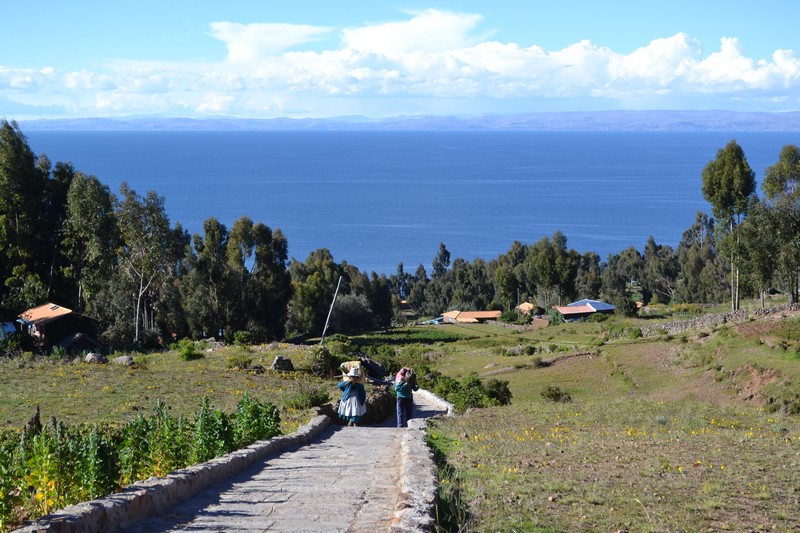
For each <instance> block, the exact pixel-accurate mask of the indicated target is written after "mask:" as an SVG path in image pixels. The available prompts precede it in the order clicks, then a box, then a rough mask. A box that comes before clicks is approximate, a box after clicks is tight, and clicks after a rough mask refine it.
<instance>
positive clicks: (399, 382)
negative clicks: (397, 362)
mask: <svg viewBox="0 0 800 533" xmlns="http://www.w3.org/2000/svg"><path fill="white" fill-rule="evenodd" d="M415 390H419V385H417V376H416V374H414V370H412V369H411V368H408V367H403V368H401V369H400V371H399V372H398V373H397V375H396V376H395V383H394V391H395V392H396V393H397V427H399V428H404V427H408V421H409V420H411V416H412V415H413V414H414V391H415Z"/></svg>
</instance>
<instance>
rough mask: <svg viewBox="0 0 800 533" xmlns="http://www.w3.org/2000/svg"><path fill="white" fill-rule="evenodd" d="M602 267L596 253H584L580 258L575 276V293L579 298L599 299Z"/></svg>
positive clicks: (601, 285) (601, 286)
mask: <svg viewBox="0 0 800 533" xmlns="http://www.w3.org/2000/svg"><path fill="white" fill-rule="evenodd" d="M603 266H604V264H601V262H600V256H599V255H597V252H591V251H590V252H586V253H584V254H583V255H582V256H581V257H580V260H579V261H578V270H577V273H576V276H575V292H576V293H577V295H578V296H579V297H580V298H589V299H597V298H600V291H601V289H602V288H603V278H602V274H603Z"/></svg>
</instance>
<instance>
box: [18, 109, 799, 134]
mask: <svg viewBox="0 0 800 533" xmlns="http://www.w3.org/2000/svg"><path fill="white" fill-rule="evenodd" d="M19 122H20V126H21V127H22V129H23V130H36V131H41V130H64V131H75V130H97V131H100V130H106V131H287V130H292V131H302V130H312V131H326V130H329V131H356V130H370V131H420V130H423V131H425V130H427V131H800V112H797V111H793V112H784V113H766V112H736V111H594V112H580V111H575V112H552V113H526V114H516V115H485V116H478V117H456V116H413V117H395V118H386V119H371V118H367V117H359V116H354V117H335V118H303V119H292V118H271V119H243V118H228V117H220V118H209V119H192V118H163V117H135V118H81V119H53V120H25V121H19Z"/></svg>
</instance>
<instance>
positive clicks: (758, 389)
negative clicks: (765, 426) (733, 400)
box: [732, 365, 782, 405]
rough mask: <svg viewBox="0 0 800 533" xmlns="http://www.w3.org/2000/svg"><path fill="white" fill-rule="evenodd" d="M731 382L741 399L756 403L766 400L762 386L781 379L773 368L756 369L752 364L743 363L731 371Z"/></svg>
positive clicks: (779, 374)
mask: <svg viewBox="0 0 800 533" xmlns="http://www.w3.org/2000/svg"><path fill="white" fill-rule="evenodd" d="M732 377H733V382H734V383H735V384H736V394H737V395H738V397H739V398H740V399H741V400H744V401H745V402H748V403H755V404H758V405H761V404H763V403H764V402H765V401H766V397H765V396H764V393H763V391H764V387H766V386H767V385H769V384H770V383H774V382H775V381H778V380H779V379H781V377H782V376H781V373H780V372H778V371H777V370H774V369H771V368H770V369H758V368H756V367H754V366H753V365H744V366H742V367H739V368H737V369H736V370H734V371H733V374H732Z"/></svg>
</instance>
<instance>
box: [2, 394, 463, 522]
mask: <svg viewBox="0 0 800 533" xmlns="http://www.w3.org/2000/svg"><path fill="white" fill-rule="evenodd" d="M415 395H419V396H420V397H424V398H425V399H426V400H427V401H428V403H432V404H434V405H437V406H439V407H440V408H441V409H442V410H446V411H447V414H448V415H451V414H452V412H453V406H452V405H451V404H449V403H447V402H446V401H444V400H442V399H441V398H439V397H437V396H435V395H434V394H432V393H430V392H428V391H426V390H422V389H421V390H419V391H417V392H416V393H415ZM330 423H331V418H330V417H329V416H327V415H324V414H323V415H319V416H316V417H314V418H313V419H312V420H311V421H310V422H309V423H308V424H306V425H304V426H302V427H300V429H298V430H297V431H295V432H294V433H292V434H291V435H286V436H280V437H274V438H272V439H270V440H267V441H260V442H257V443H255V444H252V445H250V446H248V447H246V448H242V449H241V450H237V451H235V452H232V453H229V454H227V455H224V456H221V457H217V458H216V459H212V460H211V461H208V462H206V463H202V464H199V465H194V466H190V467H187V468H183V469H181V470H177V471H175V472H173V473H171V474H169V475H168V476H166V477H163V478H156V477H153V478H150V479H148V480H146V481H142V482H139V483H136V484H134V485H131V486H130V487H127V488H126V489H125V490H124V491H122V492H119V493H115V494H110V495H108V496H105V497H103V498H99V499H97V500H92V501H90V502H84V503H79V504H76V505H72V506H70V507H65V508H64V509H61V510H59V511H56V512H54V513H52V514H50V515H47V516H44V517H42V518H40V519H38V520H36V521H35V522H32V523H31V524H29V525H27V526H24V527H22V528H20V529H17V530H15V531H16V532H17V533H34V532H36V533H39V532H42V533H43V532H59V533H111V532H114V531H118V530H120V529H122V528H125V527H127V526H130V525H132V524H133V523H135V522H137V521H139V520H143V519H145V518H149V517H152V516H157V515H160V514H164V513H166V512H168V511H169V510H170V509H172V508H173V507H175V506H176V505H178V504H180V503H182V502H184V501H186V500H188V499H189V498H191V497H193V496H194V495H196V494H198V493H199V492H201V491H203V490H205V489H206V488H208V487H209V486H211V485H213V484H215V483H219V482H222V481H225V480H226V479H229V478H230V477H232V476H234V475H236V474H239V473H241V472H243V471H244V470H246V469H248V468H250V467H251V466H253V465H254V464H256V463H257V462H258V461H262V460H264V459H266V458H268V457H269V456H271V455H275V454H278V453H281V452H283V451H285V450H287V449H289V448H292V447H296V446H303V445H305V444H309V443H311V442H312V441H314V440H315V439H316V438H317V437H318V436H319V434H320V433H321V432H322V431H323V430H324V429H325V428H327V427H328V426H329V425H330ZM426 426H427V422H426V419H412V420H410V421H409V427H408V429H407V430H406V431H404V432H403V436H402V439H403V440H402V443H401V447H402V455H403V464H402V466H401V474H400V487H399V490H400V495H399V498H398V504H397V507H396V512H395V515H394V516H395V519H394V522H393V526H392V531H398V532H420V531H426V532H427V531H433V530H434V528H435V516H436V498H437V496H438V493H439V483H438V480H437V478H436V465H435V463H434V461H433V453H432V452H431V450H430V448H429V447H428V445H427V443H426V442H425V430H426Z"/></svg>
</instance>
